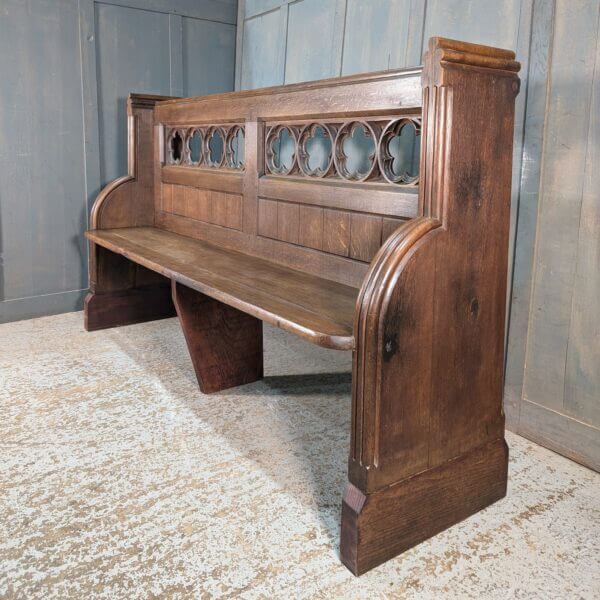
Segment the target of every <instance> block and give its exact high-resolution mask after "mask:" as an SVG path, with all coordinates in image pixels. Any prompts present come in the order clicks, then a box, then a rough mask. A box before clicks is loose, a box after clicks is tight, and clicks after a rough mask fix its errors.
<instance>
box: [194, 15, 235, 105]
mask: <svg viewBox="0 0 600 600" xmlns="http://www.w3.org/2000/svg"><path fill="white" fill-rule="evenodd" d="M182 26H183V29H182V31H183V40H182V48H183V95H184V96H200V95H202V94H216V93H218V92H227V91H229V90H231V89H233V83H234V60H235V31H236V30H235V26H234V25H228V24H225V23H213V22H211V21H203V20H200V19H192V18H190V17H183V23H182Z"/></svg>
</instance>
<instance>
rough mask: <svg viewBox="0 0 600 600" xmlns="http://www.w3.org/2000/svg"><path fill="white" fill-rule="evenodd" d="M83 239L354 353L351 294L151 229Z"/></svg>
mask: <svg viewBox="0 0 600 600" xmlns="http://www.w3.org/2000/svg"><path fill="white" fill-rule="evenodd" d="M86 235H87V237H88V239H90V240H91V241H93V242H94V243H95V244H97V245H99V246H103V247H105V248H107V249H109V250H111V251H112V252H114V253H117V254H119V255H122V256H124V257H126V258H128V259H130V260H131V261H133V262H135V263H138V264H141V265H143V266H145V267H147V268H148V269H152V270H153V271H156V272H158V273H161V274H162V275H165V276H166V277H168V278H169V279H171V280H175V281H179V282H181V283H182V284H184V285H186V286H188V287H190V288H193V289H195V290H197V291H199V292H202V293H203V294H206V295H207V296H210V297H211V298H215V299H216V300H219V301H221V302H224V303H225V304H228V305H230V306H233V307H235V308H237V309H238V310H241V311H244V312H246V313H248V314H250V315H252V316H254V317H257V318H259V319H262V320H264V321H267V322H269V323H272V324H274V325H277V326H278V327H281V328H282V329H285V330H286V331H290V332H291V333H295V334H296V335H299V336H300V337H303V338H305V339H307V340H309V341H311V342H313V343H315V344H319V345H320V346H324V347H326V348H335V349H339V350H350V349H352V347H353V344H354V338H353V336H352V319H353V316H354V307H355V304H356V297H357V295H358V289H356V288H352V287H349V286H345V285H341V284H339V283H336V282H334V281H329V280H326V279H321V278H318V277H314V276H312V275H307V274H306V273H302V272H300V271H294V270H292V269H288V268H286V267H281V266H279V265H277V264H274V263H271V262H268V261H265V260H261V259H258V258H255V257H253V256H247V255H244V254H240V253H238V252H231V251H229V250H225V249H224V248H220V247H218V246H214V245H212V244H207V243H206V242H202V241H199V240H193V239H190V238H186V237H184V236H180V235H177V234H175V233H171V232H168V231H162V230H160V229H155V228H152V227H134V228H121V229H107V230H104V231H90V232H88V233H87V234H86Z"/></svg>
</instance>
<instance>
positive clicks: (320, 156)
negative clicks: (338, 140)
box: [298, 123, 335, 177]
mask: <svg viewBox="0 0 600 600" xmlns="http://www.w3.org/2000/svg"><path fill="white" fill-rule="evenodd" d="M334 137H335V129H334V128H333V127H331V126H328V125H322V124H321V123H311V124H310V125H306V126H305V127H304V128H303V129H302V131H301V132H300V136H299V138H298V166H299V167H300V170H301V171H302V173H303V174H304V175H306V176H308V177H325V176H327V175H330V174H331V173H332V172H333V171H334V164H333V140H334Z"/></svg>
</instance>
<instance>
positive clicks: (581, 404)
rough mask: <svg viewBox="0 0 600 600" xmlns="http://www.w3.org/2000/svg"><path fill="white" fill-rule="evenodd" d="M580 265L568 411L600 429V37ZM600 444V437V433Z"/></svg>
mask: <svg viewBox="0 0 600 600" xmlns="http://www.w3.org/2000/svg"><path fill="white" fill-rule="evenodd" d="M586 147H587V156H586V160H585V169H584V175H583V193H582V203H581V218H580V220H579V232H578V240H577V259H576V260H577V266H576V272H575V281H574V287H573V302H572V308H571V327H570V331H569V341H568V345H567V366H566V369H565V378H566V379H565V404H564V408H565V411H566V412H567V413H568V414H570V415H572V416H574V417H576V418H577V419H579V420H581V421H585V422H587V423H590V424H592V425H595V426H596V427H598V428H599V429H600V304H599V303H600V169H599V168H598V167H599V165H600V32H599V31H598V29H597V30H596V60H595V64H594V79H593V82H592V100H591V106H590V124H589V131H588V135H587V143H586ZM598 437H599V442H598V445H600V432H599V436H598Z"/></svg>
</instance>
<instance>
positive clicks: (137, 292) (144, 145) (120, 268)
mask: <svg viewBox="0 0 600 600" xmlns="http://www.w3.org/2000/svg"><path fill="white" fill-rule="evenodd" d="M168 98H169V97H168V96H154V95H150V94H130V96H129V99H128V101H127V124H128V174H127V175H125V176H124V177H120V178H119V179H116V180H115V181H113V182H111V183H110V184H108V185H107V186H106V187H105V188H104V189H103V190H102V191H101V192H100V194H99V195H98V197H97V198H96V201H95V202H94V206H93V208H92V212H91V215H90V226H91V228H92V229H105V228H108V227H127V226H130V227H139V226H142V225H153V224H154V206H153V202H154V200H153V189H154V184H155V181H154V163H155V158H156V156H155V153H154V144H153V142H154V131H153V117H152V114H153V109H154V106H155V105H156V103H157V102H158V101H159V100H165V99H168ZM89 278H90V293H89V294H88V296H87V298H86V301H85V304H84V323H85V327H86V329H88V331H91V330H96V329H104V328H107V327H116V326H119V325H127V324H131V323H141V322H143V321H152V320H155V319H161V318H165V317H172V316H174V314H175V313H174V308H173V305H172V303H171V300H170V296H169V282H168V281H167V280H165V279H164V278H162V277H160V276H159V275H156V274H155V273H152V272H148V271H147V270H146V269H144V268H143V267H140V266H139V265H136V264H135V263H132V262H130V261H128V260H127V259H125V258H124V257H123V256H119V255H116V254H114V253H112V252H109V251H107V250H106V249H104V248H101V247H99V246H96V244H94V243H90V253H89ZM153 284H154V285H153ZM116 309H118V311H119V312H120V315H119V314H116V313H114V312H113V311H114V310H116Z"/></svg>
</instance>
